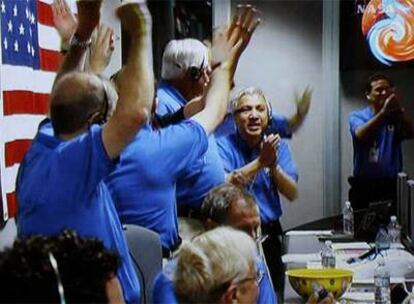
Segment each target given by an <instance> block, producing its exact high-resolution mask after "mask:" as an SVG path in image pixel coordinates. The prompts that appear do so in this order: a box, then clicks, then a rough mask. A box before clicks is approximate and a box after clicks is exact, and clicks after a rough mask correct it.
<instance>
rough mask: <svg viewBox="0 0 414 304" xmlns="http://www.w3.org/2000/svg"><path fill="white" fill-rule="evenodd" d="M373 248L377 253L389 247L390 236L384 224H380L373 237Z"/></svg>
mask: <svg viewBox="0 0 414 304" xmlns="http://www.w3.org/2000/svg"><path fill="white" fill-rule="evenodd" d="M375 248H376V249H377V252H378V253H379V252H380V251H382V250H387V249H390V238H389V235H388V232H387V229H386V228H385V226H384V225H380V227H379V230H378V233H377V236H376V237H375Z"/></svg>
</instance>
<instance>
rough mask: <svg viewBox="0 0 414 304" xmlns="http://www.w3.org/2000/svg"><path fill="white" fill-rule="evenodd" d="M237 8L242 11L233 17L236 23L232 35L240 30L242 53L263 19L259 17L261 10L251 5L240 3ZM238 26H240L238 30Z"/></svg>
mask: <svg viewBox="0 0 414 304" xmlns="http://www.w3.org/2000/svg"><path fill="white" fill-rule="evenodd" d="M237 8H238V9H239V10H240V12H239V14H237V15H236V18H235V19H233V20H234V21H235V24H234V25H233V26H232V27H231V32H230V35H233V34H234V33H235V32H236V33H237V32H238V35H240V36H241V40H242V44H241V46H240V49H239V52H240V54H241V53H242V52H243V51H244V50H245V48H246V46H247V45H248V44H249V42H250V38H251V37H252V34H253V32H254V31H255V30H256V28H257V26H258V25H259V24H260V22H261V19H260V18H259V11H258V10H256V9H255V8H254V7H253V6H251V5H238V6H237ZM238 27H240V28H239V29H238V31H237V28H238Z"/></svg>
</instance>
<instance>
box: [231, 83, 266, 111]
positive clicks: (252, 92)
mask: <svg viewBox="0 0 414 304" xmlns="http://www.w3.org/2000/svg"><path fill="white" fill-rule="evenodd" d="M244 96H258V97H262V98H263V99H264V101H265V102H266V106H267V108H268V111H269V106H270V105H269V103H268V101H267V98H266V95H265V94H264V93H263V91H262V90H261V89H259V88H257V87H248V88H244V89H242V90H241V91H240V92H239V93H237V94H236V96H235V97H234V98H233V100H232V101H231V109H232V113H233V114H234V112H235V111H236V110H237V107H238V106H239V103H240V101H241V99H242V98H243V97H244Z"/></svg>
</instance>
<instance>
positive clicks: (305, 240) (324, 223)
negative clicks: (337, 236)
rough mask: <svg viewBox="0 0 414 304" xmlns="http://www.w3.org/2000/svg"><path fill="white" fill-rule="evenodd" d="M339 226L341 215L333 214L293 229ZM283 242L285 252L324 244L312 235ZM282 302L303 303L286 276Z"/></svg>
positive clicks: (298, 265) (305, 250) (317, 248)
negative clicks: (333, 215)
mask: <svg viewBox="0 0 414 304" xmlns="http://www.w3.org/2000/svg"><path fill="white" fill-rule="evenodd" d="M341 228H342V221H341V217H340V216H335V217H330V218H326V219H322V220H319V221H315V222H313V223H309V224H306V225H302V226H300V227H297V228H296V229H295V230H326V229H333V230H337V231H340V230H341ZM284 243H285V248H286V252H287V253H289V254H295V253H301V254H303V253H317V252H320V251H321V249H322V248H323V246H324V244H323V243H322V242H320V241H319V239H318V238H317V237H316V236H314V235H308V236H303V235H290V236H285V237H284ZM305 267H306V265H305V264H304V263H289V264H288V265H287V268H288V269H291V268H305ZM412 278H414V273H412V274H408V275H406V280H409V281H412ZM400 294H401V292H400ZM395 296H396V297H397V296H398V295H395ZM402 297H403V298H404V294H402ZM393 298H394V296H393ZM400 298H401V297H400ZM283 303H285V304H296V303H304V302H303V300H302V299H301V298H300V297H299V296H298V295H297V294H296V292H295V291H294V290H293V289H292V287H291V286H290V283H289V280H288V278H287V277H286V278H285V287H284V302H283ZM396 303H401V302H396Z"/></svg>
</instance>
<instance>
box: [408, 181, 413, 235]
mask: <svg viewBox="0 0 414 304" xmlns="http://www.w3.org/2000/svg"><path fill="white" fill-rule="evenodd" d="M407 192H408V195H407V196H408V199H407V205H408V209H409V213H408V215H409V219H408V223H407V227H408V229H407V237H408V238H409V239H410V242H412V241H413V240H414V180H412V179H410V180H408V181H407Z"/></svg>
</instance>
